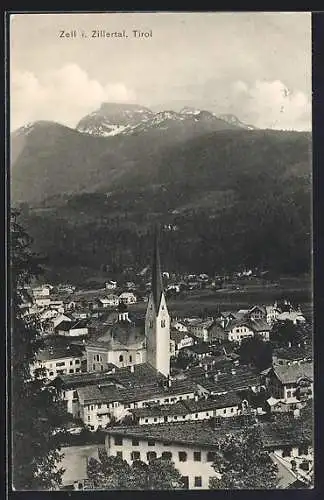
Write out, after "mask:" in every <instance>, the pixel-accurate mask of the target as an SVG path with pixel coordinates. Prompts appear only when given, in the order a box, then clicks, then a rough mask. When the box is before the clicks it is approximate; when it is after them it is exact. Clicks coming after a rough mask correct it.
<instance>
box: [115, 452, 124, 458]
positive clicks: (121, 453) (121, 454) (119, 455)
mask: <svg viewBox="0 0 324 500" xmlns="http://www.w3.org/2000/svg"><path fill="white" fill-rule="evenodd" d="M116 457H118V458H121V459H123V452H122V451H117V453H116Z"/></svg>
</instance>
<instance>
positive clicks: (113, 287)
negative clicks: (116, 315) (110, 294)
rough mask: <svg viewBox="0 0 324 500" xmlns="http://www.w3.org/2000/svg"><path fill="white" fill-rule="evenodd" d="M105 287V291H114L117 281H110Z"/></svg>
mask: <svg viewBox="0 0 324 500" xmlns="http://www.w3.org/2000/svg"><path fill="white" fill-rule="evenodd" d="M105 287H106V289H107V290H116V288H117V281H112V280H109V281H106V283H105Z"/></svg>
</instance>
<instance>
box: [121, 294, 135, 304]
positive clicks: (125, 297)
mask: <svg viewBox="0 0 324 500" xmlns="http://www.w3.org/2000/svg"><path fill="white" fill-rule="evenodd" d="M119 301H120V302H123V303H124V304H127V305H129V304H136V302H137V297H136V295H135V294H134V293H133V292H123V293H121V294H120V295H119Z"/></svg>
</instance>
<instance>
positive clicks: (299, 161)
mask: <svg viewBox="0 0 324 500" xmlns="http://www.w3.org/2000/svg"><path fill="white" fill-rule="evenodd" d="M310 165H311V135H310V133H308V132H287V131H275V130H259V129H256V128H254V127H253V126H252V125H248V124H244V123H242V122H241V121H240V120H239V119H238V118H237V117H235V116H233V115H223V116H215V114H213V113H211V112H209V111H206V110H198V109H193V108H190V107H186V108H183V109H182V110H181V111H180V112H174V111H161V112H152V111H151V110H150V109H148V108H146V107H143V106H138V105H125V104H116V103H103V104H102V105H101V107H100V108H99V109H98V110H97V111H94V112H93V113H90V114H89V115H87V116H85V117H84V118H82V119H81V120H80V121H79V123H78V124H77V126H76V128H75V129H73V128H70V127H66V126H63V125H61V124H58V123H54V122H50V121H39V122H35V123H32V124H28V125H26V126H24V127H22V128H20V129H18V130H17V131H15V132H14V133H13V134H12V136H11V199H12V202H13V204H14V205H20V206H21V207H23V217H24V222H25V224H26V226H27V228H28V230H29V231H30V233H31V234H32V236H34V239H35V242H37V250H40V251H42V252H44V253H46V254H47V255H50V258H51V262H52V263H53V266H54V267H55V269H56V270H57V269H58V268H60V269H63V271H62V272H63V273H65V272H66V270H67V269H71V266H72V267H74V266H75V267H76V268H78V269H80V267H82V266H83V267H84V268H88V269H92V270H93V268H94V267H96V266H98V265H99V267H100V265H103V264H102V263H103V262H104V261H106V263H107V260H108V261H109V262H113V267H115V268H116V269H117V268H118V269H120V268H122V267H124V266H125V265H133V264H134V263H135V262H136V263H140V264H141V265H142V264H146V261H147V252H148V248H147V244H146V243H145V241H146V239H145V238H146V232H147V231H149V230H150V227H151V226H152V222H154V221H158V222H160V223H162V224H164V225H166V226H168V227H169V226H170V227H176V228H177V233H176V235H174V234H173V232H172V231H171V232H169V233H168V234H166V235H165V243H164V245H165V247H164V254H165V259H166V262H169V263H170V265H171V263H172V265H176V266H177V268H181V267H182V268H184V269H185V268H188V269H193V268H194V267H195V266H196V267H197V269H198V270H201V271H203V267H204V266H205V270H206V271H207V270H209V271H210V269H214V268H215V267H218V266H220V267H223V268H227V267H229V266H230V267H237V266H239V265H240V266H241V265H254V264H255V265H259V266H261V265H262V266H263V267H264V266H265V267H274V268H277V269H278V270H279V271H280V270H286V271H287V272H288V271H289V272H290V271H291V272H299V271H304V270H305V269H307V268H308V267H309V253H308V252H309V244H310V237H309V231H310V229H309V228H310V190H311V167H310ZM260 220H261V221H262V225H261V226H260ZM171 233H172V234H171ZM173 238H176V240H173ZM171 241H172V244H171ZM175 242H177V245H178V247H177V250H176V249H175V248H174V244H175ZM162 244H163V243H162ZM81 248H82V252H81ZM188 249H190V251H188ZM291 252H293V254H292V253H291ZM294 252H295V253H296V252H297V254H298V255H294ZM62 255H63V257H62ZM292 255H293V256H292ZM94 256H95V258H94ZM100 263H101V264H100Z"/></svg>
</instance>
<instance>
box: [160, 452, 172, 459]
mask: <svg viewBox="0 0 324 500" xmlns="http://www.w3.org/2000/svg"><path fill="white" fill-rule="evenodd" d="M162 460H172V453H171V451H162Z"/></svg>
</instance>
